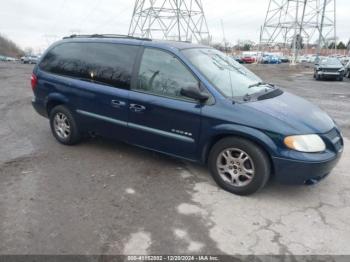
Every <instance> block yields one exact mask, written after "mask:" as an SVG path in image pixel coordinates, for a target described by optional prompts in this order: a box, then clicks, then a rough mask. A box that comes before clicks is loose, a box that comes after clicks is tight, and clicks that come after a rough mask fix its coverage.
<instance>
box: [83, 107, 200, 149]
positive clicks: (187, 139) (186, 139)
mask: <svg viewBox="0 0 350 262" xmlns="http://www.w3.org/2000/svg"><path fill="white" fill-rule="evenodd" d="M77 113H79V114H82V115H85V116H90V117H93V118H96V119H100V120H104V121H107V122H111V123H113V124H117V125H121V126H124V127H131V128H134V129H138V130H142V131H146V132H149V133H153V134H157V135H161V136H165V137H169V138H174V139H177V140H181V141H183V142H187V143H194V139H193V138H190V137H187V136H181V135H178V134H174V133H171V132H166V131H163V130H159V129H155V128H151V127H147V126H143V125H138V124H134V123H128V122H125V121H120V120H117V119H114V118H110V117H107V116H101V115H98V114H94V113H90V112H87V111H84V110H80V109H77Z"/></svg>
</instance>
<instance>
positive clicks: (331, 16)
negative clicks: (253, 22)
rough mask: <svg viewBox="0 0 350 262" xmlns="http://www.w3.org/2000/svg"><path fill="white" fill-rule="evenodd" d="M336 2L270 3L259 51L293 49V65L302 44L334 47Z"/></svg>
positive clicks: (273, 0) (296, 0)
mask: <svg viewBox="0 0 350 262" xmlns="http://www.w3.org/2000/svg"><path fill="white" fill-rule="evenodd" d="M336 40H337V38H336V0H269V6H268V10H267V14H266V18H265V22H264V25H263V26H262V28H261V33H260V47H269V48H271V47H274V46H276V45H278V46H279V47H282V48H292V55H293V61H292V62H293V63H294V62H295V60H296V59H297V56H298V53H299V50H300V49H301V48H302V43H303V44H306V45H309V44H310V43H313V44H314V43H316V44H317V45H318V50H317V52H318V55H319V53H320V48H322V47H323V46H328V44H329V42H334V43H335V46H336Z"/></svg>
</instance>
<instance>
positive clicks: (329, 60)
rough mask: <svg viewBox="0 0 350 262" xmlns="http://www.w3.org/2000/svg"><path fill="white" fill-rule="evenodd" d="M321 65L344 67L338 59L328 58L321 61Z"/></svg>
mask: <svg viewBox="0 0 350 262" xmlns="http://www.w3.org/2000/svg"><path fill="white" fill-rule="evenodd" d="M321 65H331V66H342V64H341V63H340V61H339V59H337V58H326V59H322V60H321Z"/></svg>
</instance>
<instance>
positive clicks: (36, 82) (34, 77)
mask: <svg viewBox="0 0 350 262" xmlns="http://www.w3.org/2000/svg"><path fill="white" fill-rule="evenodd" d="M30 83H31V85H32V90H33V91H34V89H35V87H36V85H37V84H38V78H37V77H36V75H34V74H32V77H31V78H30Z"/></svg>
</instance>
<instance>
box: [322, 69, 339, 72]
mask: <svg viewBox="0 0 350 262" xmlns="http://www.w3.org/2000/svg"><path fill="white" fill-rule="evenodd" d="M338 71H339V69H337V68H325V69H323V72H338Z"/></svg>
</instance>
